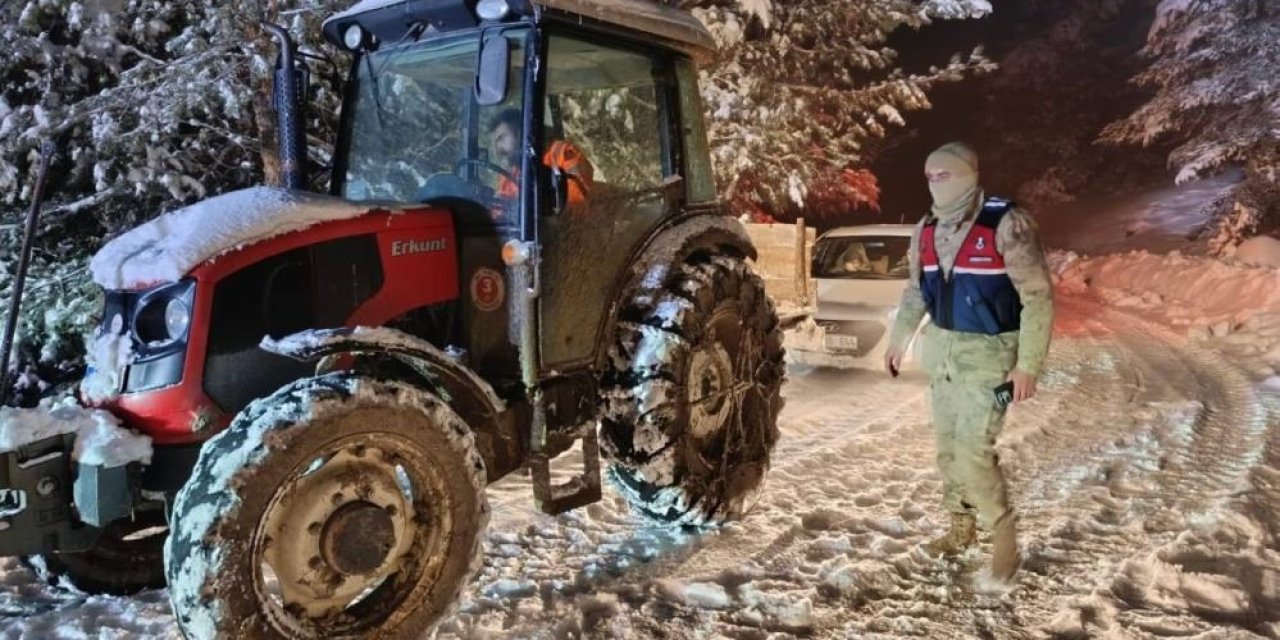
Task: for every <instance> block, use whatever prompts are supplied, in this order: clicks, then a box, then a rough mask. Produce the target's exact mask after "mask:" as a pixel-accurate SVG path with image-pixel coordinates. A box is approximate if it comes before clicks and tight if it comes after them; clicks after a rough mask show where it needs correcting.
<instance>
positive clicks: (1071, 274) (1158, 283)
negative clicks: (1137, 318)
mask: <svg viewBox="0 0 1280 640" xmlns="http://www.w3.org/2000/svg"><path fill="white" fill-rule="evenodd" d="M1049 263H1050V266H1051V267H1052V268H1053V273H1054V281H1055V285H1057V286H1058V287H1059V288H1061V289H1063V290H1065V291H1068V292H1077V293H1079V292H1084V291H1087V290H1088V291H1093V292H1094V293H1097V294H1098V295H1099V296H1101V297H1102V298H1103V299H1104V300H1106V301H1107V302H1110V303H1112V304H1115V305H1117V306H1120V307H1130V308H1140V309H1144V310H1150V311H1153V312H1163V313H1164V315H1166V316H1167V317H1168V320H1169V321H1170V323H1171V324H1174V325H1178V326H1192V325H1194V326H1213V325H1217V324H1220V323H1228V324H1230V325H1232V326H1234V325H1236V324H1240V323H1245V322H1248V321H1249V320H1250V319H1252V318H1254V317H1255V316H1264V315H1271V314H1274V313H1275V312H1276V311H1277V310H1278V309H1280V286H1278V285H1280V271H1277V270H1275V269H1258V268H1250V267H1246V266H1238V265H1233V264H1230V263H1227V262H1224V261H1222V260H1217V259H1214V258H1207V257H1198V256H1184V255H1182V254H1180V253H1178V252H1176V251H1175V252H1173V253H1170V254H1167V255H1155V254H1151V253H1147V252H1145V251H1134V252H1130V253H1126V254H1116V255H1110V256H1104V257H1100V258H1081V257H1080V256H1077V255H1076V254H1074V253H1054V254H1052V255H1051V256H1050V257H1049Z"/></svg>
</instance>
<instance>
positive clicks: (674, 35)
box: [324, 0, 716, 64]
mask: <svg viewBox="0 0 1280 640" xmlns="http://www.w3.org/2000/svg"><path fill="white" fill-rule="evenodd" d="M508 2H509V4H510V5H511V10H512V12H513V13H514V14H516V15H524V16H529V15H533V14H535V12H540V13H541V14H542V15H543V16H545V17H547V18H550V19H554V20H558V21H563V22H571V23H573V24H586V25H590V24H596V25H599V26H605V27H612V28H615V29H619V28H620V29H622V30H625V31H633V32H636V33H637V35H643V36H650V37H656V38H657V39H658V41H659V43H660V44H661V45H662V46H666V47H669V48H672V49H675V50H677V51H680V52H682V53H684V54H686V55H688V56H690V57H691V58H693V59H694V60H696V61H697V62H698V63H699V64H707V63H709V62H711V61H713V60H714V59H715V55H716V43H715V40H714V39H713V38H712V37H711V33H710V32H708V31H707V28H706V27H704V26H703V25H702V23H701V22H699V21H698V19H697V18H695V17H693V15H691V14H690V13H688V12H687V11H682V10H680V9H676V8H675V7H671V6H668V5H665V4H661V3H659V2H657V1H655V0H508ZM474 4H475V3H474V2H470V1H468V0H361V2H357V3H356V4H355V5H354V6H352V7H351V8H350V9H347V10H346V11H343V12H342V13H338V14H336V15H334V16H332V17H330V18H329V19H328V20H325V23H324V34H325V36H326V37H327V38H328V39H329V41H330V42H332V43H333V44H335V45H338V46H341V42H342V32H343V31H344V30H345V29H346V28H347V27H348V26H350V25H351V24H353V23H358V24H359V25H360V26H361V27H363V28H364V29H366V30H367V31H369V32H370V33H372V34H373V35H375V36H376V37H377V38H378V39H379V40H381V41H382V42H390V43H395V42H398V41H399V40H400V39H401V38H402V37H403V36H404V35H405V34H406V33H408V32H409V29H410V27H412V26H414V25H417V24H428V25H433V26H434V27H435V28H436V29H439V30H442V31H450V30H455V29H464V28H470V27H475V26H477V25H478V24H479V20H478V19H477V18H476V16H475V13H474V10H473V9H472V8H471V7H473V6H474Z"/></svg>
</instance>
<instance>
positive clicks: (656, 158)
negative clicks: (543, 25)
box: [547, 36, 664, 199]
mask: <svg viewBox="0 0 1280 640" xmlns="http://www.w3.org/2000/svg"><path fill="white" fill-rule="evenodd" d="M549 46H550V50H549V54H548V55H549V58H550V62H549V68H548V71H547V91H548V94H549V97H550V99H551V101H552V102H553V104H554V107H555V108H554V111H555V113H557V114H558V115H559V118H560V123H559V124H560V128H561V130H562V132H563V133H562V134H561V135H562V136H563V141H564V142H567V143H570V144H572V145H574V146H575V147H577V149H579V150H580V151H581V156H582V157H583V158H584V159H585V161H586V162H587V163H589V164H590V170H591V174H592V175H591V176H590V178H591V182H592V183H594V184H592V185H590V190H591V192H592V199H595V195H594V194H595V193H596V192H601V191H616V190H621V191H626V192H634V191H641V190H645V189H654V188H656V187H659V186H660V185H662V180H663V177H664V176H663V162H662V159H663V153H664V145H663V139H662V135H661V128H660V122H661V119H660V112H659V105H660V104H661V103H660V101H659V99H658V96H659V92H658V87H657V83H656V80H655V70H656V66H657V61H656V60H654V59H653V58H650V57H648V56H645V55H641V54H638V53H633V52H631V51H628V50H626V49H619V48H616V47H612V46H609V45H604V44H600V43H597V42H592V41H587V40H579V39H577V38H574V37H570V36H553V37H552V39H551V42H550V45H549ZM556 142H558V140H555V139H548V140H547V145H548V148H549V149H552V150H554V148H555V147H554V145H555V143H556Z"/></svg>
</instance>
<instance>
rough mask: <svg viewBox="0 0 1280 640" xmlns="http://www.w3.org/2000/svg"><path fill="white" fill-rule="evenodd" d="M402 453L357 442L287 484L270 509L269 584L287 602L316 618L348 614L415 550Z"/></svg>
mask: <svg viewBox="0 0 1280 640" xmlns="http://www.w3.org/2000/svg"><path fill="white" fill-rule="evenodd" d="M396 460H397V458H396V456H395V454H393V453H391V452H390V451H388V450H386V449H382V448H378V447H373V446H368V445H366V444H351V445H348V446H345V447H340V448H338V450H336V451H333V452H332V453H330V454H326V455H324V456H323V457H320V458H317V459H316V460H315V462H314V463H313V464H311V465H310V466H309V467H307V468H306V469H305V470H303V471H302V472H301V473H300V475H298V476H295V477H294V479H293V480H292V482H291V483H290V484H289V485H288V486H286V487H284V488H282V490H281V491H280V493H279V494H278V497H277V499H276V500H275V501H274V504H273V506H272V507H270V508H269V509H268V512H267V513H266V514H264V522H263V523H262V525H261V526H262V531H263V534H265V536H264V538H263V544H262V565H263V574H264V578H263V580H264V583H265V584H266V585H267V590H268V591H269V592H274V596H273V598H275V599H276V601H277V602H278V604H279V606H281V607H283V608H285V609H287V610H292V611H297V612H299V613H300V614H302V615H303V616H305V617H308V618H311V619H321V618H329V617H332V616H335V615H338V614H340V613H341V612H342V611H343V610H345V609H346V608H347V607H349V606H351V605H352V604H354V603H355V602H357V601H359V600H360V599H361V598H362V597H363V594H367V593H369V592H370V590H372V589H376V588H377V587H378V586H379V585H380V584H382V582H383V581H385V580H386V579H388V578H389V577H390V576H392V575H393V574H395V573H396V572H397V571H398V570H399V568H400V566H401V565H402V564H403V563H404V562H407V561H408V557H409V556H410V555H411V554H412V553H413V549H414V537H413V535H411V533H410V528H411V527H412V526H413V525H412V524H411V523H412V522H414V520H415V519H416V518H417V517H418V509H417V508H416V507H415V503H414V500H413V498H412V497H411V496H410V495H408V494H407V492H406V491H405V490H404V489H403V488H402V487H401V486H400V485H401V481H400V479H399V478H398V472H397V469H398V467H397V463H396Z"/></svg>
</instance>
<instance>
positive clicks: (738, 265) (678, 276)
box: [601, 252, 785, 526]
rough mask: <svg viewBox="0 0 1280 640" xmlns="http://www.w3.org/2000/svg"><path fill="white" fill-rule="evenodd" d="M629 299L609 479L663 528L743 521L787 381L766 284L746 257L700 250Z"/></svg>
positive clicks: (773, 437)
mask: <svg viewBox="0 0 1280 640" xmlns="http://www.w3.org/2000/svg"><path fill="white" fill-rule="evenodd" d="M644 283H650V287H648V288H646V287H645V285H644ZM623 304H624V307H623V310H622V313H621V314H620V322H619V328H618V335H617V337H616V342H615V344H614V345H613V347H612V349H611V352H610V362H609V369H608V370H607V371H606V373H605V375H604V379H603V382H604V398H605V399H604V410H603V413H602V420H601V436H602V437H601V448H602V451H603V452H604V455H605V456H606V457H607V458H608V459H609V461H610V463H611V465H610V469H609V473H608V475H609V477H610V479H611V480H612V481H613V483H614V485H615V486H616V487H617V488H618V489H619V491H620V492H621V493H622V495H623V496H624V497H626V499H627V500H628V501H629V502H630V503H631V505H632V507H633V509H635V510H637V511H638V512H639V513H641V514H642V515H644V516H646V517H647V518H649V519H651V520H653V521H656V522H659V523H665V524H673V525H689V526H701V525H709V524H717V523H720V522H723V521H725V520H727V519H733V518H738V517H741V516H742V515H743V514H744V513H745V511H746V510H748V509H750V508H751V506H753V505H754V502H755V499H756V498H757V497H758V495H759V491H760V490H761V488H762V486H763V482H764V476H765V473H766V471H767V469H768V465H769V455H770V452H771V451H772V449H773V446H774V443H775V442H776V441H777V438H778V427H777V416H778V412H779V411H780V410H781V408H782V399H781V393H780V391H781V387H782V382H783V379H784V376H785V365H784V364H783V349H782V332H781V330H780V328H779V324H778V319H777V315H776V313H775V312H774V308H773V303H772V301H770V300H769V298H768V297H767V296H766V295H765V292H764V284H763V282H762V281H761V280H760V278H759V277H758V276H756V275H755V274H753V273H751V271H750V269H749V268H748V266H747V264H746V263H745V262H744V261H743V260H742V259H741V258H737V257H732V256H728V255H723V254H720V253H714V252H700V253H695V254H693V255H690V256H689V257H687V258H685V260H684V261H683V262H682V263H680V264H677V265H667V264H663V265H657V266H655V267H653V268H652V269H651V272H650V273H649V274H646V277H645V278H643V279H642V281H641V284H639V285H637V286H636V287H635V288H634V289H633V290H632V291H630V292H628V294H627V297H626V298H624V300H623ZM735 326H736V327H737V328H736V329H735V328H734V327H735ZM722 398H723V400H724V401H721V399H722Z"/></svg>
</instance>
